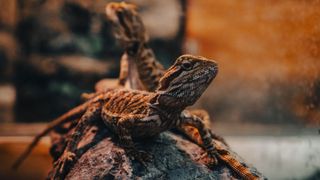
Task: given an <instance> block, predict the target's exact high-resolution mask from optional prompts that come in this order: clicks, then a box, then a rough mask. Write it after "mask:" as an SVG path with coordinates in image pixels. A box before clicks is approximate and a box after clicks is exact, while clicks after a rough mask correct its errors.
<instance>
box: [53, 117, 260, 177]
mask: <svg viewBox="0 0 320 180" xmlns="http://www.w3.org/2000/svg"><path fill="white" fill-rule="evenodd" d="M70 132H71V131H70ZM53 140H54V141H53V142H55V143H54V145H53V147H52V148H51V152H52V153H53V156H54V157H55V158H56V157H57V156H59V154H60V153H59V152H61V150H60V149H61V145H62V144H65V143H64V140H65V137H60V138H59V137H58V138H57V137H56V136H55V138H54V139H53ZM136 146H137V148H138V149H139V150H144V151H146V152H149V153H150V154H151V155H152V156H153V160H152V161H151V162H149V163H148V164H147V167H144V166H142V165H141V164H140V163H139V162H137V161H135V160H133V161H131V160H130V159H129V158H128V157H127V156H126V154H125V152H124V150H123V149H122V148H121V147H119V145H118V144H117V138H116V137H114V136H113V134H112V133H110V132H109V130H108V129H107V128H106V127H105V126H104V125H103V124H100V123H99V122H98V123H96V124H95V125H94V126H92V127H91V129H90V130H89V131H88V132H87V134H86V135H85V136H84V137H83V139H82V140H81V142H80V143H79V153H78V154H82V155H81V156H80V159H79V160H78V161H77V162H76V164H75V165H74V166H73V167H71V168H70V171H69V172H68V175H67V177H66V179H135V178H141V179H224V178H226V179H240V177H239V176H238V175H237V174H236V173H235V172H234V171H233V170H232V169H230V168H229V167H228V166H227V165H226V164H224V163H221V162H220V163H219V164H218V165H217V166H214V167H213V166H211V165H210V164H211V159H210V158H209V157H208V156H207V155H206V153H205V152H204V151H203V149H202V148H200V147H199V146H197V145H196V144H194V143H192V142H190V141H189V140H187V139H185V138H184V137H183V136H182V135H179V134H176V133H173V132H164V133H162V134H160V135H159V136H157V137H154V138H152V139H144V140H137V141H136ZM234 155H235V156H236V158H237V159H240V160H241V162H242V163H243V160H242V159H241V158H240V157H238V155H236V154H234ZM250 168H251V169H252V170H253V171H255V172H256V169H255V168H253V167H250ZM256 173H258V172H256ZM258 174H259V173H258Z"/></svg>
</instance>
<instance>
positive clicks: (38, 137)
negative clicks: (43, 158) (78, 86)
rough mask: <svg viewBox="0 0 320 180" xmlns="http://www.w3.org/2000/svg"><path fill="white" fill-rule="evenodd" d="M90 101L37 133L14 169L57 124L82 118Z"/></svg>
mask: <svg viewBox="0 0 320 180" xmlns="http://www.w3.org/2000/svg"><path fill="white" fill-rule="evenodd" d="M89 103H90V101H87V102H86V103H83V104H81V105H79V106H77V107H75V108H73V109H71V110H70V111H68V112H66V113H65V114H63V115H62V116H60V117H58V118H57V119H55V120H53V121H52V122H51V123H49V125H48V126H47V128H46V129H44V130H43V131H42V132H41V133H39V134H38V135H36V136H35V137H34V139H33V140H32V142H31V143H30V145H29V146H28V147H27V149H26V150H25V151H24V152H23V153H22V154H21V155H20V156H19V158H18V159H17V160H16V161H15V162H14V164H13V165H12V169H17V168H18V167H19V166H20V164H21V163H22V162H23V161H24V160H25V159H26V158H27V157H28V155H29V154H30V153H31V151H32V150H33V148H34V147H35V146H36V145H37V144H38V143H39V141H40V140H41V138H42V137H43V136H45V135H47V134H48V133H49V132H50V131H51V130H53V129H54V128H56V127H57V126H59V125H61V124H63V123H66V122H69V121H72V120H74V119H76V118H80V117H81V115H82V114H83V113H84V112H85V110H86V109H87V107H88V104H89Z"/></svg>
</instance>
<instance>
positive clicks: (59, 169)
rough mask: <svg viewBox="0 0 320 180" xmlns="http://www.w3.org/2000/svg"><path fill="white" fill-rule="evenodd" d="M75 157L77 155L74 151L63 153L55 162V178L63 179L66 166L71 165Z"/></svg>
mask: <svg viewBox="0 0 320 180" xmlns="http://www.w3.org/2000/svg"><path fill="white" fill-rule="evenodd" d="M75 157H76V155H75V154H74V153H72V152H64V153H63V154H62V155H61V157H60V158H59V159H58V160H57V161H56V162H55V163H54V169H53V174H54V176H55V178H54V179H56V178H57V179H60V178H61V179H63V177H64V176H65V173H66V167H67V166H69V165H70V164H71V163H72V162H73V161H74V160H75Z"/></svg>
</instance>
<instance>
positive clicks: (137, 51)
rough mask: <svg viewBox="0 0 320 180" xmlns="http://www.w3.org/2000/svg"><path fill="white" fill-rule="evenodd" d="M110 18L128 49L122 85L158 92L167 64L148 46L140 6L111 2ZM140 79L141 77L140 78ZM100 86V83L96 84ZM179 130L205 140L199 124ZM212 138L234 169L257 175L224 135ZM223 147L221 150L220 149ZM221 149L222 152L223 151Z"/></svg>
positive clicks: (206, 121)
mask: <svg viewBox="0 0 320 180" xmlns="http://www.w3.org/2000/svg"><path fill="white" fill-rule="evenodd" d="M106 14H107V18H108V19H109V21H110V22H111V24H112V26H113V34H114V36H115V38H116V39H117V40H118V41H119V43H120V44H121V45H122V46H123V47H124V49H125V53H124V55H123V56H122V59H121V64H125V65H126V66H121V69H120V72H121V73H120V77H119V85H121V86H125V87H128V85H126V84H125V83H126V82H130V84H129V87H131V88H133V89H142V90H147V91H150V92H154V91H155V90H156V88H157V87H158V85H159V82H160V79H161V77H162V76H163V74H164V73H165V68H164V67H163V66H162V65H161V64H160V63H159V61H158V60H157V59H156V57H155V54H154V52H153V50H152V49H151V48H150V47H149V46H148V35H147V32H146V29H145V26H144V24H143V21H142V20H141V17H140V16H139V14H138V12H137V7H136V6H135V5H133V4H128V3H124V2H122V3H109V4H108V5H107V6H106ZM137 79H138V80H137ZM96 87H98V86H96ZM103 89H104V86H103V85H101V84H100V86H99V88H96V90H97V91H103ZM185 112H187V113H189V114H191V115H196V116H198V117H201V119H202V121H203V123H204V124H206V126H208V127H209V126H210V117H209V114H208V113H207V111H205V110H189V112H188V111H187V110H185ZM179 130H180V131H181V132H183V133H184V134H185V135H187V136H188V137H189V138H190V139H191V140H192V141H194V142H196V143H197V144H199V145H201V144H203V142H202V139H201V136H200V135H199V131H198V130H197V128H194V127H193V126H188V125H182V126H180V127H179ZM211 135H212V138H214V139H217V140H219V141H221V142H222V143H223V144H221V143H217V145H216V148H217V149H218V156H219V157H220V159H221V160H223V161H224V162H226V163H227V164H228V165H229V166H230V167H231V168H232V169H234V170H235V171H236V172H237V173H238V174H239V175H240V176H242V177H243V178H246V179H254V177H255V175H253V174H252V173H251V172H250V169H249V168H248V167H246V166H245V165H244V164H243V163H241V162H240V160H237V159H236V158H235V156H234V155H232V153H231V152H230V151H228V150H227V147H225V145H227V143H226V142H225V140H224V139H223V138H221V137H220V136H218V135H216V134H214V133H212V131H211ZM219 150H220V151H219ZM219 152H220V153H219Z"/></svg>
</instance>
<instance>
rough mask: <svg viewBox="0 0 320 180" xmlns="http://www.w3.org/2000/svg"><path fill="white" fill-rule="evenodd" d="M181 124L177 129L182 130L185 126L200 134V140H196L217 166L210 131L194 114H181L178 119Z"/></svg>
mask: <svg viewBox="0 0 320 180" xmlns="http://www.w3.org/2000/svg"><path fill="white" fill-rule="evenodd" d="M180 119H181V123H180V124H179V126H178V128H179V129H183V128H185V127H187V126H190V127H192V128H196V129H197V130H198V132H199V134H200V138H201V140H199V139H198V140H197V141H198V142H197V143H199V144H198V145H200V146H201V147H204V148H205V149H206V151H207V153H208V155H209V156H210V157H212V159H213V160H214V164H217V163H218V161H217V158H216V155H217V151H216V149H215V144H214V140H213V138H212V135H211V134H212V133H211V130H210V129H209V128H208V127H207V126H206V125H205V124H204V123H203V121H202V119H201V118H199V117H198V116H195V115H194V114H190V113H189V112H186V111H184V112H182V115H181V117H180Z"/></svg>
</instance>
